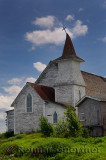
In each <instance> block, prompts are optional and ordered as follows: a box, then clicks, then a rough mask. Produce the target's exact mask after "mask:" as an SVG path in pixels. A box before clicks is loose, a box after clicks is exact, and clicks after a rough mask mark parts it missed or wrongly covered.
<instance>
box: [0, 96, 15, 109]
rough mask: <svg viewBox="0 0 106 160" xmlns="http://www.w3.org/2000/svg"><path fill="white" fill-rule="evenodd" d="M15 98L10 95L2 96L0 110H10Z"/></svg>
mask: <svg viewBox="0 0 106 160" xmlns="http://www.w3.org/2000/svg"><path fill="white" fill-rule="evenodd" d="M14 98H15V96H13V95H12V96H10V95H8V96H7V95H0V108H2V109H5V110H9V109H10V105H11V103H12V102H13V100H14Z"/></svg>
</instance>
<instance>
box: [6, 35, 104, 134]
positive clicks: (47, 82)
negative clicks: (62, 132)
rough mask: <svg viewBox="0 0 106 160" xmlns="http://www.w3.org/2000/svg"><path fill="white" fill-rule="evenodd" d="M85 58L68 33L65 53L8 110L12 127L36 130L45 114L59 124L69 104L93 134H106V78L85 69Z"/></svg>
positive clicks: (26, 88) (18, 129) (27, 131)
mask: <svg viewBox="0 0 106 160" xmlns="http://www.w3.org/2000/svg"><path fill="white" fill-rule="evenodd" d="M82 62H84V60H83V59H82V58H80V57H78V56H77V55H76V52H75V49H74V46H73V43H72V40H71V38H70V36H69V35H68V34H67V33H66V41H65V44H64V48H63V53H62V56H61V57H59V58H57V59H55V60H53V61H50V62H49V64H48V66H47V67H46V68H45V70H44V71H43V72H42V73H41V75H40V76H39V78H38V79H37V80H36V82H35V83H30V82H27V83H26V85H25V86H24V87H23V89H22V90H21V92H20V93H19V94H18V95H17V97H16V98H15V100H14V101H13V103H12V104H11V107H12V108H14V109H12V110H10V111H7V112H6V113H7V127H8V131H14V134H15V135H16V134H20V133H29V132H32V131H35V132H36V131H37V130H39V118H40V116H41V114H43V115H44V116H45V117H47V119H48V121H49V122H50V123H52V124H56V123H57V121H58V120H59V119H61V118H62V117H63V114H64V111H65V109H66V105H73V106H74V107H75V109H76V114H77V115H78V117H79V119H80V121H81V123H82V125H84V126H86V127H88V128H90V129H91V136H104V135H106V78H104V77H101V76H98V75H94V74H91V73H87V72H84V71H81V70H80V63H82Z"/></svg>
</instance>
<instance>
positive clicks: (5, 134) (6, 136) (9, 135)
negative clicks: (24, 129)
mask: <svg viewBox="0 0 106 160" xmlns="http://www.w3.org/2000/svg"><path fill="white" fill-rule="evenodd" d="M13 136H14V132H13V131H9V132H6V133H4V137H5V138H9V137H13Z"/></svg>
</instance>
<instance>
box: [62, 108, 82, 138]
mask: <svg viewBox="0 0 106 160" xmlns="http://www.w3.org/2000/svg"><path fill="white" fill-rule="evenodd" d="M65 116H66V121H67V123H68V129H69V132H70V136H72V137H78V136H81V127H82V125H81V123H80V120H79V119H78V117H77V115H76V113H75V109H74V107H72V106H68V107H67V109H66V112H65Z"/></svg>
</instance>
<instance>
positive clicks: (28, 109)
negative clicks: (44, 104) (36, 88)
mask: <svg viewBox="0 0 106 160" xmlns="http://www.w3.org/2000/svg"><path fill="white" fill-rule="evenodd" d="M27 112H32V96H31V95H30V94H28V96H27Z"/></svg>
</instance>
